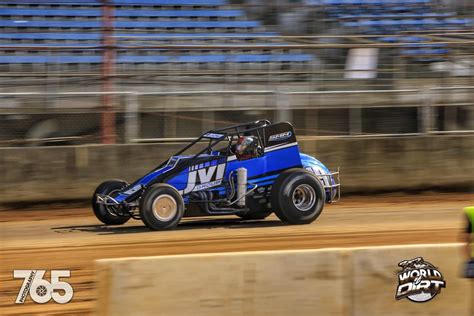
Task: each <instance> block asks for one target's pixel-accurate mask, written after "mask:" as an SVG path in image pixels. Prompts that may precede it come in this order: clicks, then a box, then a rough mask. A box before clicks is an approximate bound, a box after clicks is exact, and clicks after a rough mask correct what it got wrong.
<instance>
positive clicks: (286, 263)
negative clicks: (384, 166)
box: [96, 244, 474, 316]
mask: <svg viewBox="0 0 474 316" xmlns="http://www.w3.org/2000/svg"><path fill="white" fill-rule="evenodd" d="M460 254H461V245H460V244H445V245H439V244H438V245H415V246H390V247H372V248H354V249H351V248H346V249H323V250H299V251H298V250H297V251H271V252H247V253H225V254H204V255H202V254H201V255H182V256H162V257H143V258H122V259H106V260H99V261H97V265H96V268H97V270H96V271H97V282H98V283H97V285H98V296H97V298H98V300H97V305H96V306H97V310H96V312H97V314H98V315H130V314H139V315H191V314H192V315H206V316H212V315H364V316H365V315H460V316H468V315H470V308H471V307H472V306H471V304H473V303H474V300H473V299H474V297H473V294H474V292H473V291H472V289H471V284H470V283H469V281H468V280H467V279H463V278H461V277H460V272H461V269H462V265H463V262H462V257H461V256H460ZM418 256H423V258H424V259H425V260H426V261H428V262H430V263H432V264H433V265H435V266H436V267H437V268H438V269H439V271H441V273H442V274H443V277H444V280H445V281H446V288H443V289H442V290H441V293H440V294H439V295H437V296H436V297H435V298H434V299H432V300H431V301H429V302H426V303H424V304H420V303H413V302H411V301H408V300H406V299H403V300H400V301H397V300H395V291H396V288H397V285H398V280H397V271H398V270H399V268H398V263H399V262H400V261H402V260H406V259H412V258H415V257H418Z"/></svg>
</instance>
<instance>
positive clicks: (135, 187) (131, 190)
mask: <svg viewBox="0 0 474 316" xmlns="http://www.w3.org/2000/svg"><path fill="white" fill-rule="evenodd" d="M141 188H142V186H141V184H137V185H136V186H134V187H133V188H131V189H129V190H127V191H125V192H124V194H127V195H132V194H133V193H135V192H137V191H139V190H140V189H141Z"/></svg>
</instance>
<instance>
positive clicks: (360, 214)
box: [0, 194, 474, 315]
mask: <svg viewBox="0 0 474 316" xmlns="http://www.w3.org/2000/svg"><path fill="white" fill-rule="evenodd" d="M469 204H471V205H472V204H474V194H422V195H390V196H387V195H386V196H377V197H348V198H344V199H343V200H342V201H341V202H340V203H338V204H334V205H327V206H326V208H325V210H324V211H323V214H322V215H321V216H320V217H319V218H318V220H317V221H315V222H314V223H312V224H310V225H303V226H288V225H284V224H282V223H281V222H280V221H278V219H277V218H276V217H274V216H271V217H269V218H268V219H267V220H265V221H240V220H239V219H237V218H235V217H213V218H194V219H185V220H183V223H182V224H180V225H179V226H178V228H177V229H176V230H174V231H167V232H151V231H149V230H148V229H146V228H145V227H144V226H143V225H142V223H141V222H140V221H135V220H131V221H130V222H129V223H127V224H126V225H124V226H108V227H107V226H103V225H100V224H99V222H98V221H97V220H96V219H95V218H94V217H93V215H91V211H90V210H89V209H84V208H82V209H81V208H78V209H54V210H15V211H3V212H1V213H0V214H1V215H2V216H1V217H0V243H1V252H0V255H1V256H0V314H4V315H10V314H16V315H18V314H25V315H27V314H28V315H31V314H58V315H59V314H61V315H64V314H71V315H73V314H81V313H86V314H91V313H92V311H93V307H94V296H95V292H94V291H95V285H94V260H95V259H99V258H116V257H128V256H152V255H167V254H188V253H204V252H225V251H252V250H274V249H312V248H326V247H354V246H373V245H392V244H416V243H444V242H456V241H459V233H460V232H461V227H462V226H463V216H462V208H463V207H464V206H467V205H469ZM158 268H159V267H157V269H158ZM14 269H46V270H51V269H67V270H71V278H69V279H66V280H67V281H68V282H69V283H70V284H71V285H72V286H73V288H74V298H73V300H72V301H71V302H70V303H68V304H66V305H61V304H56V303H54V302H53V301H51V302H49V303H47V304H36V303H33V302H32V301H31V299H29V298H28V299H27V301H26V302H25V304H23V305H16V304H14V301H15V298H16V295H17V293H18V290H19V288H20V285H21V283H22V280H21V279H13V270H14ZM46 279H49V273H47V275H46Z"/></svg>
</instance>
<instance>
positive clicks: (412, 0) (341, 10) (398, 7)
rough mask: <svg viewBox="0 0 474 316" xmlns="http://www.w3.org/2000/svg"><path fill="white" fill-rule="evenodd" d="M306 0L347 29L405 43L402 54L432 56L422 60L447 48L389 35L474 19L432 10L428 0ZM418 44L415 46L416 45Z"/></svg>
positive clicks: (452, 25)
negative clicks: (319, 7)
mask: <svg viewBox="0 0 474 316" xmlns="http://www.w3.org/2000/svg"><path fill="white" fill-rule="evenodd" d="M306 3H307V4H309V5H315V6H321V7H322V8H323V9H324V10H325V11H326V13H327V15H328V17H329V18H330V19H332V20H333V21H335V22H340V23H341V25H342V26H344V27H346V28H350V29H351V32H354V30H356V31H357V30H358V31H359V33H363V34H369V35H380V37H379V38H378V40H379V41H381V42H386V43H407V45H406V46H405V49H404V50H401V51H400V52H401V53H402V54H403V55H404V56H415V58H418V56H428V55H429V54H432V55H433V56H435V57H434V58H433V59H430V58H429V57H427V58H425V57H424V58H422V59H419V60H423V61H429V60H439V59H440V57H439V56H442V55H446V54H447V52H448V51H449V50H448V49H447V48H445V47H443V46H433V45H430V44H429V43H423V42H427V41H428V39H427V38H422V37H418V38H416V37H414V36H412V37H411V38H410V37H409V36H389V35H391V34H393V35H396V34H400V33H401V32H406V31H430V30H436V29H458V28H466V27H470V26H472V25H473V24H474V19H472V18H457V17H456V13H454V12H434V11H433V9H434V7H433V6H432V4H433V1H432V0H307V1H306ZM384 35H385V36H384ZM376 39H377V38H376ZM418 43H419V47H416V45H418Z"/></svg>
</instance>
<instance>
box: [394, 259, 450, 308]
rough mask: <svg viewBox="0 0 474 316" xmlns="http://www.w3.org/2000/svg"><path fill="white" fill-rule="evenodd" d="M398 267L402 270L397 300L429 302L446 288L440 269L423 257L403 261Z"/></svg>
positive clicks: (399, 275) (396, 295) (399, 276)
mask: <svg viewBox="0 0 474 316" xmlns="http://www.w3.org/2000/svg"><path fill="white" fill-rule="evenodd" d="M398 266H399V267H401V268H402V270H401V271H399V272H398V286H397V292H396V294H395V299H396V300H401V299H403V298H407V299H408V300H410V301H412V302H416V303H423V302H427V301H429V300H431V299H433V298H434V297H435V296H436V295H437V294H439V293H441V288H445V287H446V281H444V278H443V275H442V274H441V272H440V271H439V270H438V268H436V267H435V266H434V265H432V264H431V263H429V262H428V261H424V260H423V258H422V257H417V258H414V259H411V260H403V261H401V262H400V263H399V264H398Z"/></svg>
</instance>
